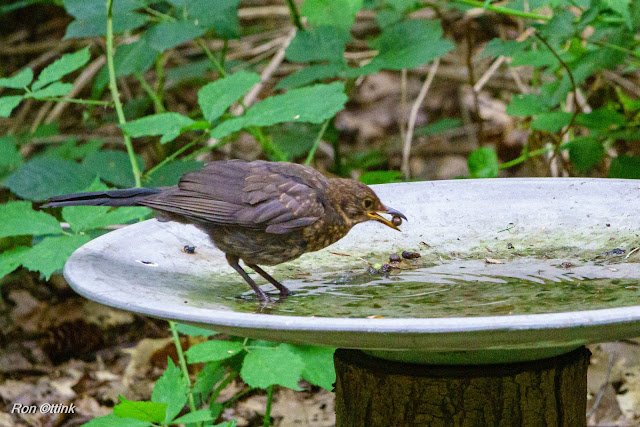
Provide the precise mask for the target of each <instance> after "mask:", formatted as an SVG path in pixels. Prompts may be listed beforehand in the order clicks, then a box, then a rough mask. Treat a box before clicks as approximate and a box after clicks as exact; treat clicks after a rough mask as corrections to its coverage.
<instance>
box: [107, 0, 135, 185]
mask: <svg viewBox="0 0 640 427" xmlns="http://www.w3.org/2000/svg"><path fill="white" fill-rule="evenodd" d="M106 42H107V68H108V70H109V90H110V91H111V97H112V98H113V104H114V106H115V108H116V113H117V115H118V123H119V124H120V126H123V125H125V124H126V123H127V120H126V119H125V117H124V110H123V109H122V103H121V102H120V94H119V93H118V85H117V83H116V67H115V64H114V61H113V0H107V37H106ZM122 135H123V136H124V145H125V146H126V147H127V153H128V154H129V163H131V171H132V172H133V178H134V179H135V183H136V187H141V186H142V182H141V180H140V167H139V166H138V160H137V159H136V153H135V151H134V150H133V143H132V142H131V137H129V135H128V134H127V132H125V131H124V129H123V130H122Z"/></svg>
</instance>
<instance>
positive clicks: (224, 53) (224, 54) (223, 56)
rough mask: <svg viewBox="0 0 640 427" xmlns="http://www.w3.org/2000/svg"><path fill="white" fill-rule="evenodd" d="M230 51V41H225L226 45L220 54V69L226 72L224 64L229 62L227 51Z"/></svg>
mask: <svg viewBox="0 0 640 427" xmlns="http://www.w3.org/2000/svg"><path fill="white" fill-rule="evenodd" d="M228 49H229V40H228V39H224V44H223V45H222V52H220V68H222V69H223V70H224V63H225V61H226V60H227V50H228Z"/></svg>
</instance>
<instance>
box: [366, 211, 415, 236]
mask: <svg viewBox="0 0 640 427" xmlns="http://www.w3.org/2000/svg"><path fill="white" fill-rule="evenodd" d="M380 213H386V214H390V215H392V216H394V217H395V216H399V217H400V218H403V219H404V220H405V221H408V219H407V217H406V216H404V214H403V213H402V212H400V211H398V210H395V209H393V208H389V207H386V208H385V210H382V211H375V212H369V213H368V214H367V216H368V217H369V218H371V219H372V220H374V221H378V222H381V223H382V224H384V225H386V226H387V227H391V228H393V229H394V230H397V231H402V230H400V228H398V226H397V225H395V224H394V223H392V222H391V221H389V220H388V219H387V218H385V217H383V216H382V215H380Z"/></svg>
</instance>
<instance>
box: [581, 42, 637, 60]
mask: <svg viewBox="0 0 640 427" xmlns="http://www.w3.org/2000/svg"><path fill="white" fill-rule="evenodd" d="M587 41H588V42H589V43H593V44H595V45H597V46H602V47H607V48H609V49H613V50H617V51H619V52H624V53H626V54H627V55H632V56H635V57H636V58H640V53H638V52H636V51H635V50H631V49H627V48H624V47H622V46H618V45H617V44H612V43H608V42H605V41H602V40H595V41H589V40H587Z"/></svg>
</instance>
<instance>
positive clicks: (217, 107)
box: [198, 71, 260, 122]
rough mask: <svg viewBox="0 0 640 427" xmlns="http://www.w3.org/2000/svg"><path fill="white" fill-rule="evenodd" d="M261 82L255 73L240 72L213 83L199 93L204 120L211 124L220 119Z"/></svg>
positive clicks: (199, 102)
mask: <svg viewBox="0 0 640 427" xmlns="http://www.w3.org/2000/svg"><path fill="white" fill-rule="evenodd" d="M258 82H260V76H259V75H258V74H255V73H247V72H246V71H238V72H236V73H233V74H230V75H227V77H224V78H221V79H218V80H216V81H215V82H211V83H209V84H207V85H205V86H203V87H202V88H201V89H200V90H199V91H198V104H200V108H201V109H202V114H203V115H204V118H205V119H207V120H208V121H210V122H213V121H214V120H216V119H218V118H219V117H220V116H221V115H222V113H224V112H225V111H226V109H227V108H229V107H230V106H231V105H232V104H233V103H234V102H236V101H237V100H238V98H240V97H241V96H242V95H244V94H246V93H247V92H249V90H250V89H251V88H252V87H253V86H254V85H255V84H256V83H258Z"/></svg>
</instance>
